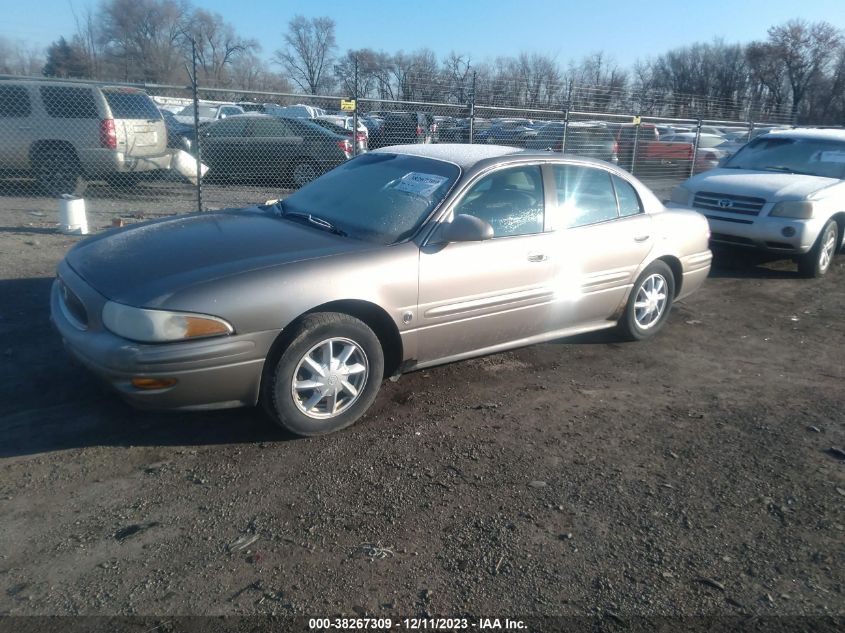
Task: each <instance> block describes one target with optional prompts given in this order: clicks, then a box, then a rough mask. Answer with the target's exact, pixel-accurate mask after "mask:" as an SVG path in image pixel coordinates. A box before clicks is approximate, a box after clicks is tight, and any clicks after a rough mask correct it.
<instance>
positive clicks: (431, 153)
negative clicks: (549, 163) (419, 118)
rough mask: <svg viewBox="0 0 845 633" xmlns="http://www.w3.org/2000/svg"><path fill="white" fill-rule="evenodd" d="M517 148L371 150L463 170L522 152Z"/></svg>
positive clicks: (399, 147) (422, 146) (440, 145)
mask: <svg viewBox="0 0 845 633" xmlns="http://www.w3.org/2000/svg"><path fill="white" fill-rule="evenodd" d="M521 151H522V150H520V149H519V148H517V147H507V146H505V145H486V144H485V145H466V144H461V143H437V144H434V145H432V144H422V143H417V144H411V145H391V146H389V147H381V148H379V149H374V150H371V153H377V154H407V155H411V156H420V157H423V158H433V159H435V160H442V161H446V162H449V163H454V164H456V165H458V167H460V168H461V169H469V168H470V167H472V166H473V165H475V164H476V163H478V162H480V161H482V160H485V159H487V158H496V157H498V156H505V155H507V154H518V153H519V152H521Z"/></svg>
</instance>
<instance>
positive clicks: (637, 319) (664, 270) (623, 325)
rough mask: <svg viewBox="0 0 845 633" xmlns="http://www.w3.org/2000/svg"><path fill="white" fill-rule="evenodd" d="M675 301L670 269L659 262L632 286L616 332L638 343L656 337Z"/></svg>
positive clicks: (673, 281) (673, 279) (672, 277)
mask: <svg viewBox="0 0 845 633" xmlns="http://www.w3.org/2000/svg"><path fill="white" fill-rule="evenodd" d="M674 297H675V277H674V275H673V274H672V269H671V268H669V266H668V265H667V264H666V263H665V262H663V261H660V260H657V261H656V262H653V263H652V264H650V265H649V266H648V267H647V268H646V269H645V270H644V271H643V272H642V274H640V276H639V277H638V278H637V281H636V282H635V283H634V287H633V288H632V289H631V294H630V295H629V296H628V302H627V303H626V304H625V313H624V314H623V315H622V318H621V319H620V320H619V323H618V325H617V328H618V330H619V333H620V334H621V336H622V337H623V338H625V339H626V340H629V341H641V340H643V339H646V338H650V337H652V336H654V335H655V334H657V332H659V331H660V329H661V328H662V327H663V324H664V323H665V322H666V318H667V317H668V316H669V311H670V310H671V309H672V300H673V299H674Z"/></svg>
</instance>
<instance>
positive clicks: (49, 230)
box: [0, 226, 58, 235]
mask: <svg viewBox="0 0 845 633" xmlns="http://www.w3.org/2000/svg"><path fill="white" fill-rule="evenodd" d="M0 233H16V234H19V235H29V234H39V235H53V234H55V233H58V231H57V230H56V229H55V228H54V227H43V226H0Z"/></svg>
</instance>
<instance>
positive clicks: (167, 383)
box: [132, 376, 177, 389]
mask: <svg viewBox="0 0 845 633" xmlns="http://www.w3.org/2000/svg"><path fill="white" fill-rule="evenodd" d="M176 382H177V381H176V379H175V378H144V377H141V376H136V377H135V378H133V379H132V386H133V387H135V388H136V389H166V388H167V387H172V386H173V385H175V384H176Z"/></svg>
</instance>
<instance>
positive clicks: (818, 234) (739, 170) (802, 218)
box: [670, 128, 845, 277]
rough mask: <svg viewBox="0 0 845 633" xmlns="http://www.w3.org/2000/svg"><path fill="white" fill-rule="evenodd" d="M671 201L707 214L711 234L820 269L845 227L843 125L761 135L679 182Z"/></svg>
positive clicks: (803, 268)
mask: <svg viewBox="0 0 845 633" xmlns="http://www.w3.org/2000/svg"><path fill="white" fill-rule="evenodd" d="M670 206H680V207H692V208H693V209H695V210H696V211H698V212H700V213H703V214H704V215H705V216H707V220H708V222H709V223H710V231H711V238H710V239H711V240H712V241H713V242H716V243H723V244H731V245H738V246H745V247H752V248H757V249H762V250H765V251H770V252H773V253H780V254H783V255H786V256H788V257H792V258H794V259H795V260H796V261H797V262H798V269H799V271H800V272H801V273H803V274H804V275H806V276H810V277H821V276H822V275H824V274H825V273H826V272H827V271H828V270H829V269H830V265H831V262H832V261H833V256H834V255H835V254H836V252H837V250H838V249H839V248H840V246H841V245H842V242H843V235H845V131H843V130H821V129H810V128H804V129H801V128H798V129H794V130H781V131H774V132H769V133H768V134H765V135H763V136H759V137H757V138H756V139H754V140H753V141H751V142H750V143H748V144H747V145H745V146H744V147H743V148H742V149H740V150H739V151H738V152H737V153H736V154H734V155H733V156H731V157H730V158H729V159H727V160H726V161H725V162H724V163H722V165H721V167H720V168H718V169H712V170H710V171H708V172H706V173H703V174H699V175H698V176H694V177H692V178H690V179H689V180H687V181H685V182H683V183H681V184H680V185H679V186H678V187H677V188H676V189H675V191H674V192H673V193H672V203H671V204H670Z"/></svg>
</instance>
